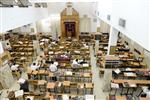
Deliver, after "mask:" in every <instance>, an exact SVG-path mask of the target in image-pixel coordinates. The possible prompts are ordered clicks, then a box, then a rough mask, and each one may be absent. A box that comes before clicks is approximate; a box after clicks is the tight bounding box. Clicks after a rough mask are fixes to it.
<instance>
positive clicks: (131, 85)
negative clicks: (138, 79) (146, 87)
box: [129, 84, 137, 87]
mask: <svg viewBox="0 0 150 100" xmlns="http://www.w3.org/2000/svg"><path fill="white" fill-rule="evenodd" d="M129 87H137V85H136V84H129Z"/></svg>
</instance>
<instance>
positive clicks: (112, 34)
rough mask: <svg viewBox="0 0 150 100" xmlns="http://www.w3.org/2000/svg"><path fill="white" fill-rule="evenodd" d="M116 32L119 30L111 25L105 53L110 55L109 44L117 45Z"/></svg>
mask: <svg viewBox="0 0 150 100" xmlns="http://www.w3.org/2000/svg"><path fill="white" fill-rule="evenodd" d="M118 32H119V31H118V30H116V29H115V28H113V27H111V28H110V34H109V42H108V51H107V55H110V49H111V46H117V40H118Z"/></svg>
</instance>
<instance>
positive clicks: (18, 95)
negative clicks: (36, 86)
mask: <svg viewBox="0 0 150 100" xmlns="http://www.w3.org/2000/svg"><path fill="white" fill-rule="evenodd" d="M21 96H23V90H18V91H15V97H16V98H17V97H21Z"/></svg>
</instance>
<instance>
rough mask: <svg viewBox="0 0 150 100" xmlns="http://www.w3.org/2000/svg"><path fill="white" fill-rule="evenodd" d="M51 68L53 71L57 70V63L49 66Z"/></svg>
mask: <svg viewBox="0 0 150 100" xmlns="http://www.w3.org/2000/svg"><path fill="white" fill-rule="evenodd" d="M49 69H50V71H51V72H55V71H57V67H56V65H55V64H51V65H50V66H49Z"/></svg>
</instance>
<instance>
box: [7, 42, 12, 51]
mask: <svg viewBox="0 0 150 100" xmlns="http://www.w3.org/2000/svg"><path fill="white" fill-rule="evenodd" d="M6 50H8V51H10V52H11V51H12V48H11V46H10V44H9V43H6Z"/></svg>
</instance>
